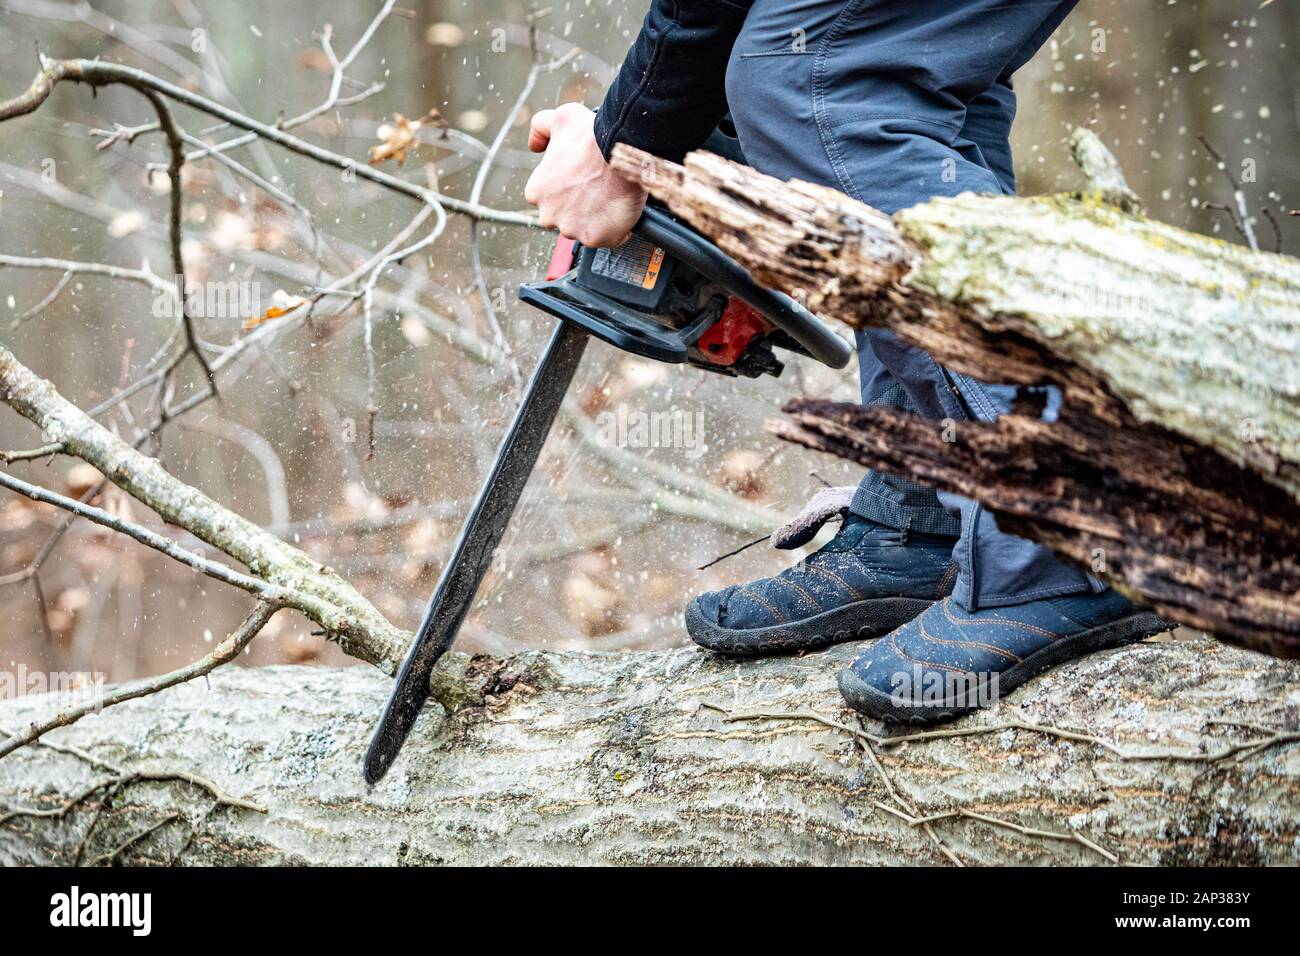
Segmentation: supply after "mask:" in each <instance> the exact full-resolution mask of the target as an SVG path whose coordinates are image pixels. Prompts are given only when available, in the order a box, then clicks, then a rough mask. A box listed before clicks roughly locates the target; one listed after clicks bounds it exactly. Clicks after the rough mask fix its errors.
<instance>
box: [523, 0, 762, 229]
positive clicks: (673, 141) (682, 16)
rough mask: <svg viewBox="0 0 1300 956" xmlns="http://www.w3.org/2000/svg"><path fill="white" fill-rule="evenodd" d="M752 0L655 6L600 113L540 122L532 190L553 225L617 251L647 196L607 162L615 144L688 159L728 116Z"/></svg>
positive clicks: (579, 109) (557, 113)
mask: <svg viewBox="0 0 1300 956" xmlns="http://www.w3.org/2000/svg"><path fill="white" fill-rule="evenodd" d="M750 3H752V0H652V3H651V7H650V12H649V13H648V14H646V18H645V22H644V23H643V24H642V26H641V32H640V33H638V34H637V38H636V40H635V41H634V42H633V44H632V49H631V50H630V51H628V56H627V59H626V60H625V61H624V62H623V66H622V68H621V69H620V70H619V72H618V76H617V77H616V78H615V80H614V83H613V85H612V86H610V88H609V91H608V92H607V93H606V95H605V101H604V103H603V104H602V105H601V108H600V112H599V114H598V115H594V114H593V113H592V112H591V110H589V109H587V108H586V107H583V106H581V105H579V104H577V103H566V104H565V105H564V106H561V107H559V108H558V109H554V110H542V111H540V112H539V113H537V114H536V115H535V116H534V117H533V121H532V126H531V129H530V131H529V137H528V148H529V149H531V150H532V151H533V152H538V153H540V152H543V151H544V152H545V153H546V155H545V156H543V157H542V162H541V163H540V164H539V165H538V167H537V168H536V169H535V170H534V171H533V174H532V176H530V177H529V179H528V185H527V187H526V188H525V189H524V198H525V199H526V200H527V201H528V202H530V203H532V204H533V205H535V206H536V207H537V211H538V219H539V220H540V221H541V224H542V225H543V226H545V227H547V228H555V229H558V230H559V231H560V232H561V234H563V235H565V236H568V237H570V238H572V239H577V240H579V241H580V242H581V243H582V244H583V245H584V246H591V247H596V246H616V245H619V244H620V243H622V242H623V241H624V240H626V239H627V237H628V235H629V234H630V232H631V230H632V227H633V226H634V225H636V221H637V219H638V218H640V215H641V210H642V208H643V207H644V206H645V200H646V194H645V192H644V190H642V189H641V188H640V186H636V185H633V184H631V183H628V182H626V181H625V180H623V179H622V178H621V177H620V176H619V175H618V174H617V173H615V172H614V171H613V170H612V169H611V168H610V166H609V163H608V159H609V154H610V152H611V151H612V150H613V149H614V144H615V143H627V144H629V145H631V146H636V147H639V148H641V149H644V150H646V151H647V152H651V153H654V154H655V155H657V156H662V157H664V158H667V159H673V160H680V159H681V158H682V156H683V155H684V154H685V153H686V152H688V151H689V150H691V149H694V148H696V147H697V146H699V145H701V144H702V143H703V142H704V140H705V139H706V138H707V137H708V135H709V133H711V132H712V131H713V129H714V127H715V126H717V124H718V121H719V120H720V119H721V118H722V116H723V114H724V113H726V111H727V97H726V90H725V84H726V72H727V61H728V59H729V58H730V56H731V47H732V45H733V44H734V43H735V41H736V37H737V36H738V35H739V33H740V28H741V26H742V25H743V24H744V22H745V14H746V13H747V12H748V10H749V6H750Z"/></svg>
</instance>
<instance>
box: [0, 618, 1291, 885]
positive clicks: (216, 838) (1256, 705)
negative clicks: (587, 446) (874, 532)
mask: <svg viewBox="0 0 1300 956" xmlns="http://www.w3.org/2000/svg"><path fill="white" fill-rule="evenodd" d="M853 651H854V649H853V648H852V647H840V648H837V649H835V650H833V651H830V652H827V653H824V654H814V655H809V656H806V657H801V658H784V659H774V660H767V661H760V662H754V663H745V664H744V665H738V664H737V663H735V662H734V661H729V660H727V659H724V658H721V657H717V656H715V655H711V654H708V653H706V652H703V651H701V650H699V649H695V648H685V649H678V650H672V651H661V652H646V653H624V654H561V653H540V652H539V653H529V654H523V655H519V656H517V657H513V658H508V659H488V658H479V659H475V660H474V661H473V662H471V663H470V665H469V666H468V667H467V670H466V675H465V677H466V679H467V680H468V681H472V682H476V683H478V684H479V685H480V686H481V687H482V689H483V690H484V692H485V695H486V696H485V699H486V701H487V703H486V705H485V706H483V707H478V708H468V709H465V710H462V711H460V712H458V714H457V715H456V716H454V717H450V718H449V717H447V716H445V714H444V712H443V711H442V710H441V709H440V708H429V710H428V711H426V713H425V715H424V716H423V717H421V720H420V723H419V724H418V725H417V727H416V730H415V732H414V734H413V735H412V737H411V739H410V741H409V742H408V744H407V746H406V748H405V750H404V751H403V753H402V756H401V757H400V758H399V760H398V762H397V764H396V765H395V767H394V769H393V771H392V772H391V773H390V774H389V775H388V777H386V778H385V779H384V781H383V782H382V783H381V784H379V785H378V786H376V787H374V788H367V786H366V785H365V784H364V782H363V781H362V778H361V772H360V766H361V756H362V753H363V752H364V748H365V744H366V740H367V735H368V733H369V731H370V728H371V725H372V722H373V719H374V715H375V714H376V713H377V712H378V711H379V708H380V706H381V705H382V703H383V700H384V698H385V695H386V694H387V692H388V689H389V684H388V681H387V680H386V679H384V678H383V677H382V675H380V674H378V673H377V672H376V671H374V670H372V669H370V668H360V667H358V668H348V669H342V670H326V669H309V668H294V667H281V668H264V669H247V668H237V667H229V668H225V669H223V670H220V671H217V672H215V673H214V674H213V675H212V679H211V686H210V688H209V687H207V686H205V685H204V683H203V682H202V681H194V682H191V683H189V684H185V685H182V686H179V687H175V688H172V689H170V690H167V691H164V692H162V693H160V694H158V695H156V696H153V697H150V698H148V699H145V700H139V701H134V702H131V703H127V704H122V705H120V706H118V707H114V708H112V709H110V710H107V711H105V712H103V713H102V714H101V715H99V716H98V717H91V718H87V719H85V720H83V721H82V722H81V723H79V724H77V725H75V726H73V727H69V728H64V729H62V730H59V731H57V732H55V733H52V734H51V735H49V737H47V738H46V742H45V744H42V745H37V746H34V747H27V748H23V749H22V750H19V751H17V752H15V753H13V754H11V755H9V756H8V757H6V758H4V759H3V760H0V863H3V864H6V865H24V864H48V863H70V862H72V861H74V860H76V859H77V858H78V857H80V859H81V862H83V863H90V862H96V861H97V862H119V863H163V862H166V863H182V864H222V863H246V864H266V863H367V864H398V863H408V864H409V863H466V864H488V863H596V862H603V863H766V864H787V865H788V864H812V863H837V864H842V863H856V864H883V863H943V862H945V861H952V860H957V861H960V862H962V863H1034V864H1049V863H1053V864H1055V863H1071V864H1075V863H1077V864H1091V863H1097V864H1106V863H1109V862H1114V861H1116V860H1118V861H1119V862H1122V863H1143V864H1206V863H1231V864H1265V863H1269V864H1273V863H1295V862H1297V861H1300V832H1298V831H1297V820H1300V802H1298V801H1300V748H1298V747H1296V746H1295V745H1294V743H1295V741H1297V740H1300V734H1297V733H1291V734H1289V735H1287V736H1282V737H1274V736H1272V732H1271V731H1265V730H1263V729H1260V728H1252V727H1249V726H1245V724H1246V723H1255V724H1259V725H1261V727H1262V725H1264V724H1271V723H1273V722H1275V721H1277V720H1278V719H1279V717H1278V715H1279V714H1285V713H1288V712H1289V713H1292V714H1293V713H1294V711H1295V707H1296V705H1297V703H1298V702H1300V701H1298V699H1297V697H1296V687H1297V686H1300V665H1296V664H1291V663H1285V662H1281V661H1277V660H1275V659H1272V658H1267V657H1263V656H1260V655H1257V654H1253V653H1251V652H1248V651H1242V650H1238V649H1235V648H1231V647H1227V646H1225V645H1222V644H1218V643H1215V642H1213V641H1210V640H1207V639H1196V640H1192V641H1177V642H1172V643H1150V644H1142V645H1137V646H1134V647H1130V648H1124V649H1121V650H1117V651H1112V652H1107V653H1103V654H1098V655H1095V656H1093V657H1089V658H1087V659H1085V660H1082V661H1077V662H1075V663H1072V664H1069V665H1066V666H1065V667H1062V668H1060V669H1059V670H1057V671H1054V672H1053V673H1052V674H1050V675H1048V676H1046V677H1045V678H1043V679H1041V680H1038V681H1035V682H1033V683H1032V684H1031V685H1029V686H1028V687H1026V688H1023V689H1022V690H1020V691H1019V692H1017V693H1016V694H1015V695H1013V696H1012V697H1011V698H1009V699H1008V700H1006V701H1004V702H1002V703H1001V704H1000V705H999V706H998V708H996V709H994V710H992V711H988V712H983V713H981V714H979V715H978V716H976V717H973V718H971V719H969V720H966V721H963V722H962V723H961V724H960V725H957V726H955V727H949V728H945V729H941V730H940V731H939V734H940V735H941V736H938V737H936V738H932V739H924V740H915V741H912V742H910V743H905V744H901V745H895V746H884V745H881V744H880V743H879V742H870V741H868V740H866V739H863V738H861V737H855V736H854V735H853V733H852V732H851V731H850V730H849V729H839V728H837V727H834V726H829V725H827V724H823V723H818V722H817V721H816V720H814V719H810V718H808V717H797V716H796V717H786V716H763V717H755V718H753V719H738V718H745V716H746V715H753V714H755V713H763V714H767V715H797V714H801V713H802V714H808V713H809V712H810V708H811V709H814V710H815V711H816V712H817V713H818V714H820V715H822V716H823V717H824V718H826V719H828V720H830V721H832V722H838V723H841V724H842V725H843V727H844V728H856V727H859V726H860V727H862V728H864V729H865V730H866V731H869V732H872V733H881V732H882V730H881V727H880V725H877V724H863V725H859V724H858V723H857V721H856V720H855V719H854V718H853V717H852V715H851V713H850V712H849V711H846V710H844V709H843V708H842V706H841V704H840V699H839V696H838V694H837V692H836V690H835V685H834V677H835V672H836V670H837V669H838V666H839V665H840V664H841V663H842V662H843V661H845V660H847V659H848V657H849V656H850V655H851V654H852V653H853ZM53 706H54V702H52V701H51V700H50V699H49V698H37V697H29V698H20V699H18V700H16V701H9V702H6V703H4V704H0V726H3V727H5V728H6V729H7V730H10V731H12V730H14V729H16V726H17V725H19V724H22V723H24V722H26V721H30V720H33V719H35V718H37V717H40V716H45V715H48V713H49V712H50V711H51V709H52V708H53ZM714 707H717V708H722V710H717V709H712V708H714ZM1220 720H1223V721H1236V722H1239V723H1238V724H1237V725H1234V726H1226V725H1219V724H1217V723H1216V721H1220ZM1013 722H1018V723H1019V725H1020V726H1019V727H1017V726H1011V724H1012V723H1013ZM1030 724H1033V725H1037V726H1041V727H1045V728H1046V727H1050V728H1052V729H1051V730H1045V731H1036V730H1028V729H1024V727H1025V726H1027V725H1030ZM954 733H960V734H964V735H965V736H951V735H952V734H954ZM1082 735H1093V736H1094V737H1095V738H1096V741H1095V742H1094V741H1093V740H1090V739H1087V737H1085V736H1082ZM1250 741H1258V742H1260V743H1261V744H1262V746H1258V747H1256V746H1255V745H1254V744H1251V745H1249V746H1248V745H1247V742H1250ZM1234 746H1236V747H1238V748H1239V749H1236V750H1234V749H1232V748H1233V747H1234ZM863 747H869V748H870V752H867V751H865V750H863V749H862V748H863ZM55 748H57V749H55ZM1112 748H1113V749H1112ZM1161 754H1167V756H1164V757H1161V756H1160V755H1161ZM1216 758H1217V759H1216ZM142 772H143V775H142V776H139V777H135V778H133V777H131V776H130V775H131V774H141V773H142ZM886 777H887V778H888V782H886ZM114 781H125V782H119V783H116V784H115V783H114ZM91 788H96V789H91ZM78 795H81V796H82V799H80V800H79V801H77V802H76V803H75V804H72V805H71V806H69V804H70V802H71V801H72V800H73V799H75V798H77V797H78ZM218 795H220V798H221V799H223V800H224V802H222V803H221V804H220V805H216V804H217V802H218ZM895 795H896V796H895ZM106 796H110V797H111V798H112V799H107V800H106V799H105V797H106ZM64 808H66V809H64ZM61 810H62V811H63V812H60V811H61ZM16 811H17V812H16ZM23 811H27V812H23ZM31 811H38V812H39V813H40V814H42V815H39V816H37V815H33V814H32V813H31ZM945 814H947V815H945ZM908 815H910V816H911V817H912V818H913V820H919V819H920V818H922V817H933V819H931V820H930V822H929V824H928V826H929V828H930V829H929V831H927V829H926V827H925V826H923V825H920V824H919V823H917V824H915V825H914V824H913V823H909V822H908V821H907V820H906V819H904V816H908ZM1016 828H1020V829H1016ZM88 831H92V832H90V833H89V835H88ZM1025 831H1042V832H1041V833H1039V832H1025ZM1043 834H1051V835H1043Z"/></svg>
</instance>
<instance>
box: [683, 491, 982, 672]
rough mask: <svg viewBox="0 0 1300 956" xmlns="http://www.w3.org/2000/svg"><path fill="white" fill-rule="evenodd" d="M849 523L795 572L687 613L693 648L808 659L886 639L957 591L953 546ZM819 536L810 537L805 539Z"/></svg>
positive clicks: (707, 599) (732, 591)
mask: <svg viewBox="0 0 1300 956" xmlns="http://www.w3.org/2000/svg"><path fill="white" fill-rule="evenodd" d="M843 514H844V523H843V525H842V526H841V527H840V530H839V533H838V534H837V535H835V537H834V538H833V539H831V541H830V542H828V543H827V544H826V546H825V547H823V548H822V549H821V550H820V551H817V552H816V553H814V554H812V555H811V556H809V557H808V558H807V559H805V560H804V561H801V562H799V563H798V564H796V565H795V566H794V567H792V568H788V569H787V570H785V571H782V572H781V573H780V574H778V575H777V576H776V577H773V578H763V579H762V580H759V581H752V582H750V583H749V584H741V585H732V586H731V587H727V588H723V589H722V590H721V591H711V592H709V593H707V594H701V595H700V596H699V597H697V598H695V599H694V600H692V601H691V602H690V603H689V604H687V605H686V630H687V632H688V633H689V634H690V635H691V638H692V640H694V641H695V643H697V644H699V645H701V646H702V647H707V648H709V649H710V650H714V651H720V652H722V653H724V654H742V655H757V654H783V653H793V652H797V651H811V650H816V649H818V648H822V647H827V646H829V645H831V644H837V643H840V642H843V641H858V640H866V639H867V638H872V637H879V636H880V635H881V634H885V633H887V632H889V631H891V630H893V629H894V628H896V627H898V626H899V625H900V624H903V623H905V622H907V621H910V620H911V619H912V618H913V617H915V616H916V615H917V614H920V613H921V612H922V611H924V610H925V609H926V608H928V607H929V606H930V605H931V604H932V603H933V602H934V601H935V600H936V599H938V598H941V597H944V596H946V595H947V594H950V593H951V592H952V586H953V582H954V581H955V580H956V577H957V566H956V565H955V564H953V563H952V549H953V545H954V544H955V543H956V541H957V539H956V538H951V537H947V536H944V535H933V534H920V533H916V532H904V531H897V530H895V529H893V528H889V527H886V526H885V525H881V524H877V523H875V522H874V521H869V520H867V519H866V518H861V517H859V516H857V515H855V514H852V513H851V512H848V511H847V510H845V511H844V512H843ZM823 520H825V519H823ZM816 527H818V528H819V527H820V522H818V523H817V525H816ZM783 530H784V529H783ZM815 533H816V528H813V529H812V531H811V533H806V529H805V530H804V531H801V532H800V534H799V537H798V540H799V541H803V540H811V538H812V536H813V535H814V534H815ZM805 535H806V537H805ZM783 543H784V542H783Z"/></svg>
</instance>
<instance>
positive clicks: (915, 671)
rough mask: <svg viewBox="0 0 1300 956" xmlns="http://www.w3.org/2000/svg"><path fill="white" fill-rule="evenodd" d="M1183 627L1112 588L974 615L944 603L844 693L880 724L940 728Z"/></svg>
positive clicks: (843, 675) (860, 661) (872, 655)
mask: <svg viewBox="0 0 1300 956" xmlns="http://www.w3.org/2000/svg"><path fill="white" fill-rule="evenodd" d="M1175 626H1176V625H1175V624H1174V622H1172V621H1167V620H1165V619H1164V618H1162V617H1160V616H1159V615H1158V614H1155V613H1154V612H1152V611H1149V610H1146V609H1145V608H1141V607H1138V606H1137V605H1135V604H1133V603H1132V602H1131V601H1129V600H1128V599H1127V598H1125V597H1124V596H1123V595H1121V594H1119V593H1118V592H1116V591H1112V590H1107V591H1103V592H1102V593H1100V594H1080V595H1074V596H1071V597H1058V598H1045V599H1043V600H1041V601H1032V602H1030V603H1027V604H1017V605H1015V606H1013V607H997V608H987V609H985V610H981V611H976V612H974V613H972V612H969V611H964V610H962V609H961V608H960V607H959V606H958V605H957V604H956V602H954V601H953V600H952V599H951V598H944V599H943V600H942V601H939V602H937V603H935V604H933V605H931V606H930V607H929V608H928V609H927V610H926V611H925V612H924V613H923V614H921V615H920V616H919V617H916V618H915V619H913V620H912V621H909V622H908V623H906V624H904V625H903V626H901V627H899V628H898V630H896V631H894V632H893V633H891V634H889V635H888V636H886V637H883V638H881V639H880V640H879V641H877V642H876V643H875V644H873V645H872V646H871V647H870V648H868V649H867V650H866V652H865V653H863V654H862V655H861V656H859V657H858V658H857V659H856V660H854V661H853V663H852V664H850V665H849V666H848V667H846V668H844V669H843V670H842V671H840V675H839V685H840V693H841V694H843V695H844V699H845V700H846V701H848V703H849V705H850V706H851V707H852V708H853V709H854V710H857V711H860V712H862V713H864V714H867V715H868V716H871V717H875V718H877V719H879V720H888V721H895V722H900V723H913V724H927V723H933V722H934V721H938V720H945V719H947V718H950V717H956V716H958V715H960V714H964V713H967V712H969V711H972V710H975V709H976V708H978V707H988V706H991V705H992V704H994V703H996V702H997V700H998V699H999V697H1001V696H1005V695H1006V694H1009V693H1010V692H1011V691H1013V690H1015V689H1016V688H1017V687H1019V686H1020V685H1021V684H1023V683H1025V682H1026V681H1028V680H1029V679H1030V678H1031V677H1034V676H1035V675H1037V674H1041V673H1042V672H1043V671H1045V670H1047V669H1048V668H1050V667H1055V666H1056V665H1057V664H1062V663H1064V662H1065V661H1070V660H1074V659H1075V658H1076V657H1082V656H1084V655H1085V654H1091V653H1092V652H1093V651H1099V650H1102V649H1104V648H1108V647H1119V646H1120V645H1123V644H1131V643H1134V642H1135V641H1140V640H1142V639H1143V638H1147V637H1150V636H1151V635H1153V634H1159V633H1160V632H1161V631H1168V630H1170V629H1172V628H1173V627H1175Z"/></svg>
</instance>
